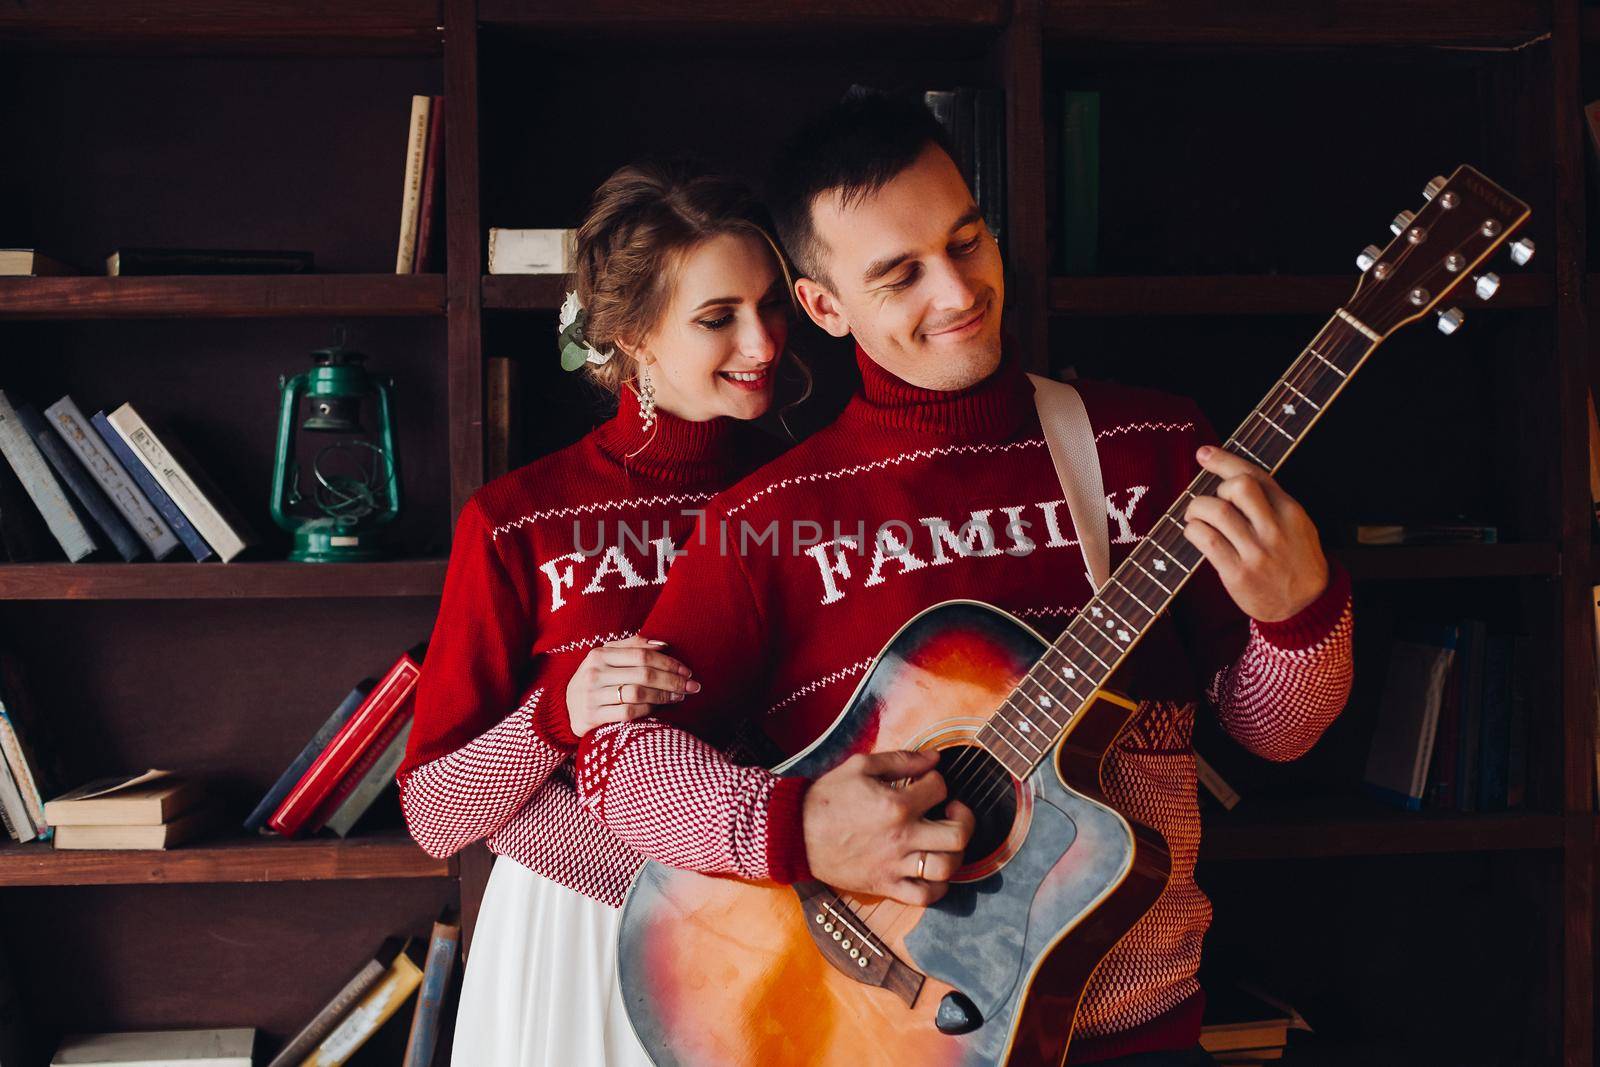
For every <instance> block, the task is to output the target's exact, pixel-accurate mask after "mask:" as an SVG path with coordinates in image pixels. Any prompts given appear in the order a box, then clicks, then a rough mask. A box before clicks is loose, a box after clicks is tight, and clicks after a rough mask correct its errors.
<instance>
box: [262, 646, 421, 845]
mask: <svg viewBox="0 0 1600 1067" xmlns="http://www.w3.org/2000/svg"><path fill="white" fill-rule="evenodd" d="M425 647H426V646H424V645H418V646H416V647H415V648H412V649H411V650H409V651H407V652H405V653H403V654H402V655H401V656H400V658H399V659H398V660H396V661H395V663H394V666H392V667H390V668H389V671H388V673H386V674H385V675H384V676H383V678H382V679H376V680H375V679H371V678H367V679H363V680H362V681H361V682H360V683H358V684H357V685H356V687H355V688H354V689H352V690H351V691H350V693H349V695H348V696H346V697H345V698H344V700H343V701H342V702H341V703H340V704H339V706H338V707H337V708H335V709H334V712H333V714H332V715H331V716H329V717H328V721H327V722H325V723H323V724H322V728H321V729H320V730H318V731H317V732H316V734H315V735H313V736H312V738H311V740H310V741H309V742H308V743H307V744H306V746H305V748H304V749H302V750H301V752H300V755H299V756H297V757H296V758H295V760H294V762H293V763H291V764H289V766H288V768H287V769H286V770H284V772H283V774H281V775H280V776H279V777H278V780H277V782H276V783H274V784H273V786H272V788H271V789H269V790H268V791H267V794H266V796H264V797H262V798H261V802H260V803H259V804H257V805H256V807H255V810H254V811H252V812H251V813H250V816H249V818H247V819H245V822H244V828H245V829H246V830H256V831H260V832H264V833H277V834H282V835H283V836H285V837H294V836H296V835H299V834H313V833H316V832H317V831H319V830H322V829H324V828H327V829H329V830H331V831H333V832H334V833H336V834H338V835H339V836H340V837H345V836H348V835H349V833H350V831H351V829H353V828H354V827H355V825H356V823H357V821H358V820H359V819H360V818H361V816H362V815H364V814H366V812H367V810H368V809H369V808H371V807H372V805H373V803H374V802H375V801H376V800H377V799H378V797H379V796H380V795H382V793H383V792H384V790H386V789H387V788H388V787H389V786H390V785H392V784H393V782H394V775H395V771H396V770H398V769H399V767H400V761H401V759H402V758H404V756H405V752H406V740H407V739H408V738H409V737H410V736H411V717H412V706H413V702H412V696H413V694H414V693H415V692H416V688H417V679H418V677H420V676H421V674H422V655H423V651H424V649H425Z"/></svg>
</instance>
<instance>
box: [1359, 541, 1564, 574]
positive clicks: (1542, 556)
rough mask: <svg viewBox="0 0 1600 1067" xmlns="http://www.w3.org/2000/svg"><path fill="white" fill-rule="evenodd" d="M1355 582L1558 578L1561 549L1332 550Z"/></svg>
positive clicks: (1538, 546)
mask: <svg viewBox="0 0 1600 1067" xmlns="http://www.w3.org/2000/svg"><path fill="white" fill-rule="evenodd" d="M1330 554H1331V555H1333V556H1334V557H1336V558H1337V559H1338V560H1339V562H1341V563H1343V564H1344V565H1345V567H1346V568H1347V569H1348V570H1349V571H1350V576H1351V577H1352V578H1354V579H1356V580H1357V581H1403V580H1406V579H1428V578H1521V577H1554V576H1555V575H1558V574H1560V573H1561V549H1560V546H1558V545H1556V544H1553V543H1548V542H1529V543H1527V544H1505V545H1348V546H1344V547H1339V548H1334V549H1330Z"/></svg>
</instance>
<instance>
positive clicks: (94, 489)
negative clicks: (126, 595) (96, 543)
mask: <svg viewBox="0 0 1600 1067" xmlns="http://www.w3.org/2000/svg"><path fill="white" fill-rule="evenodd" d="M16 410H17V421H18V422H20V423H21V424H22V428H23V429H25V430H27V431H28V435H29V436H30V437H32V438H33V443H34V444H35V445H37V446H38V448H39V453H40V455H42V456H44V458H45V459H46V460H48V461H49V463H50V466H51V467H53V468H55V472H56V477H57V478H58V479H60V481H61V484H62V485H64V486H66V487H67V488H68V489H69V490H71V492H72V495H73V496H74V497H76V498H77V499H76V504H77V507H78V514H79V517H80V518H82V517H83V516H88V518H89V519H90V520H92V521H93V522H94V524H95V525H96V526H98V527H99V528H100V529H101V531H102V532H104V533H105V535H106V537H107V539H109V540H110V542H111V547H112V548H114V549H116V552H117V555H119V556H121V557H122V558H123V560H124V561H125V562H128V563H132V562H133V561H134V560H136V559H138V558H139V557H140V556H143V555H144V554H145V548H144V542H143V541H141V540H139V536H138V535H137V534H135V533H134V532H133V527H131V526H129V525H128V521H127V520H126V519H124V518H123V517H122V515H121V513H119V512H118V511H117V508H116V505H115V504H113V503H111V498H110V497H108V496H106V491H105V490H104V489H102V488H100V484H99V483H98V482H96V481H95V480H94V477H93V476H92V475H90V473H89V468H87V467H85V466H84V465H83V461H82V460H80V459H79V458H78V457H77V455H75V454H74V453H73V451H72V449H71V448H69V447H67V443H66V442H65V441H63V440H62V439H61V435H60V434H58V433H56V432H55V430H53V429H51V427H50V424H49V423H48V422H46V421H45V419H44V416H43V415H41V414H39V413H38V412H37V411H35V410H34V408H33V405H31V404H18V405H17V406H16Z"/></svg>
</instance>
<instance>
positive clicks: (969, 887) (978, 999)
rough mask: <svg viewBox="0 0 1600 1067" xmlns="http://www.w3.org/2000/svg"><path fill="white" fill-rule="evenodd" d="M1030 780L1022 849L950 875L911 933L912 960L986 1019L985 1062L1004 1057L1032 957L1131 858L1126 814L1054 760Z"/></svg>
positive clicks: (980, 1050)
mask: <svg viewBox="0 0 1600 1067" xmlns="http://www.w3.org/2000/svg"><path fill="white" fill-rule="evenodd" d="M1029 788H1031V789H1032V790H1033V791H1034V797H1035V802H1034V803H1035V806H1034V813H1033V822H1032V825H1031V826H1030V827H1029V833H1028V839H1027V841H1026V843H1025V844H1024V845H1023V846H1022V848H1021V850H1020V851H1019V852H1018V853H1017V854H1016V855H1015V856H1013V857H1012V858H1011V861H1010V862H1009V863H1007V864H1006V865H1005V867H1004V868H1002V869H1001V870H1000V871H998V872H996V873H995V874H992V875H990V876H989V877H987V878H985V879H983V880H982V881H978V882H971V883H966V884H962V885H952V886H951V887H950V892H949V893H948V894H946V896H945V897H944V899H943V900H941V901H939V903H937V904H935V905H934V906H933V907H932V908H930V909H928V910H927V911H926V912H925V913H924V914H923V916H922V921H921V922H919V923H918V924H917V926H916V927H915V929H913V930H912V931H911V932H910V933H909V934H908V935H907V936H906V948H907V950H908V951H909V953H910V956H911V961H910V962H911V963H912V965H913V966H915V967H917V968H918V969H920V970H922V971H923V972H925V973H927V974H929V975H931V976H933V977H935V978H938V979H939V980H941V981H943V982H947V983H949V984H950V985H952V986H954V987H955V988H956V989H959V990H961V991H962V992H963V993H965V994H966V995H967V996H969V997H970V998H972V1000H973V1002H974V1003H975V1004H977V1006H978V1010H979V1011H981V1012H982V1013H983V1017H984V1019H985V1020H989V1023H988V1024H986V1025H985V1026H983V1027H981V1028H980V1029H979V1030H977V1031H976V1032H974V1033H973V1034H971V1035H970V1036H969V1038H968V1040H969V1041H971V1042H972V1045H973V1049H972V1051H973V1052H975V1053H977V1054H978V1060H977V1062H981V1063H990V1062H997V1061H998V1060H999V1059H1000V1056H1001V1053H1002V1051H1003V1050H1004V1048H1005V1045H1006V1039H1007V1036H1008V1033H1007V1032H1008V1030H1009V1029H1010V1027H1009V1025H1008V1023H1009V1020H1010V1019H1011V1018H1012V1016H1013V1015H1014V1014H1015V1012H1016V1009H1017V1004H1018V1001H1019V1000H1020V998H1021V997H1022V995H1023V994H1024V992H1025V990H1026V987H1027V978H1028V976H1029V971H1030V969H1031V968H1032V966H1033V964H1034V962H1035V961H1037V960H1038V959H1040V958H1042V957H1043V956H1044V955H1045V954H1046V952H1047V951H1048V950H1049V947H1050V945H1051V944H1052V943H1053V942H1054V941H1056V940H1057V939H1058V938H1060V937H1062V936H1064V934H1065V933H1066V931H1067V930H1068V929H1070V924H1072V923H1073V921H1074V920H1075V919H1076V918H1077V917H1079V916H1080V915H1082V914H1084V913H1086V912H1087V911H1088V910H1089V909H1090V908H1091V907H1092V906H1093V905H1094V904H1095V903H1096V902H1097V900H1098V899H1099V897H1100V896H1102V895H1104V894H1105V893H1106V892H1108V891H1109V890H1110V889H1111V888H1114V887H1115V886H1116V885H1117V884H1118V883H1120V882H1121V881H1122V878H1123V875H1124V874H1125V873H1126V871H1127V869H1128V866H1129V864H1130V863H1131V862H1132V856H1133V839H1132V836H1131V835H1130V834H1129V832H1128V829H1127V825H1126V824H1125V823H1124V822H1123V821H1122V818H1121V816H1119V815H1117V814H1116V812H1114V811H1112V810H1111V809H1109V808H1107V807H1105V806H1103V805H1101V804H1097V803H1095V802H1094V801H1091V800H1088V799H1087V798H1084V797H1081V796H1078V795H1077V794H1076V793H1073V792H1071V791H1070V790H1068V789H1066V788H1065V787H1063V786H1062V784H1061V782H1060V780H1059V779H1058V778H1057V777H1056V773H1055V770H1054V768H1053V767H1052V766H1051V765H1050V764H1048V763H1046V764H1041V765H1040V767H1039V768H1037V769H1036V770H1035V771H1034V773H1033V775H1032V776H1031V777H1030V779H1029Z"/></svg>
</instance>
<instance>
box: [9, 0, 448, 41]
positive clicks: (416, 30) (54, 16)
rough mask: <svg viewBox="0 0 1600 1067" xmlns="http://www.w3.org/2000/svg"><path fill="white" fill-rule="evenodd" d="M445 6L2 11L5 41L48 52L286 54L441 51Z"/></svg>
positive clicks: (402, 2)
mask: <svg viewBox="0 0 1600 1067" xmlns="http://www.w3.org/2000/svg"><path fill="white" fill-rule="evenodd" d="M439 23H440V0H354V2H351V3H341V4H337V5H333V6H329V5H327V4H323V3H318V2H317V0H244V2H242V3H231V4H225V5H218V4H206V3H197V2H196V0H134V2H132V3H119V2H117V0H61V2H59V3H50V4H42V5H28V4H7V5H6V6H5V7H4V8H0V41H17V42H23V43H26V44H30V45H34V46H43V47H47V48H53V47H67V48H71V49H74V50H76V49H78V48H81V47H82V46H83V45H85V44H92V43H101V44H102V45H103V43H105V42H116V43H118V44H129V43H134V44H137V43H146V44H148V43H166V44H181V43H183V42H196V43H204V44H206V45H209V46H210V47H212V48H215V46H216V43H217V42H219V41H220V42H231V43H235V44H248V45H250V46H251V48H250V50H251V51H254V50H260V51H266V52H271V51H279V50H282V49H283V47H284V46H285V45H291V46H293V45H295V44H296V43H297V42H298V43H301V46H302V47H303V43H304V42H315V41H343V42H352V43H355V42H362V43H366V44H368V45H372V44H378V45H382V46H385V47H384V50H385V51H386V52H387V51H391V50H395V49H397V48H398V50H400V51H403V52H407V53H415V52H424V53H435V54H437V53H438V52H440V51H441V44H440V34H439Z"/></svg>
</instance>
